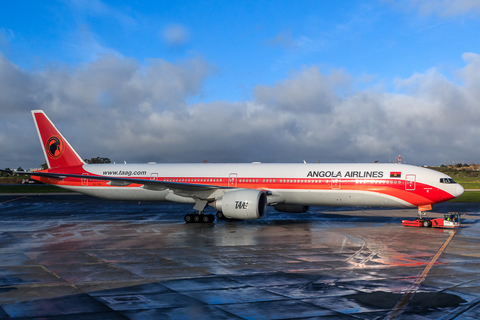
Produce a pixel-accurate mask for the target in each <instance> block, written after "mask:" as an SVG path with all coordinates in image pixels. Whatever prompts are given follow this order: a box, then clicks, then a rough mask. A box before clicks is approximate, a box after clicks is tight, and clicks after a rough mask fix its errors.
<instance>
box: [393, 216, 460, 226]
mask: <svg viewBox="0 0 480 320" xmlns="http://www.w3.org/2000/svg"><path fill="white" fill-rule="evenodd" d="M402 225H404V226H405V227H427V228H428V227H434V228H460V227H461V226H462V225H461V224H460V214H459V213H453V212H449V213H447V214H445V216H444V218H437V219H424V218H417V219H415V220H413V221H411V220H402Z"/></svg>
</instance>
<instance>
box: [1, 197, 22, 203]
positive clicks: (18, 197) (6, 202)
mask: <svg viewBox="0 0 480 320" xmlns="http://www.w3.org/2000/svg"><path fill="white" fill-rule="evenodd" d="M25 197H26V196H23V197H18V198H15V199H10V200H7V201H3V202H0V203H7V202H10V201H15V200H18V199H22V198H25Z"/></svg>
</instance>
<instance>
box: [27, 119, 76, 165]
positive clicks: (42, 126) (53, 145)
mask: <svg viewBox="0 0 480 320" xmlns="http://www.w3.org/2000/svg"><path fill="white" fill-rule="evenodd" d="M32 116H33V121H35V126H36V127H37V132H38V137H39V138H40V144H41V145H42V149H43V153H44V155H45V159H46V160H47V164H48V167H49V168H62V167H70V166H78V165H83V164H85V162H84V161H83V159H82V158H81V157H80V156H79V155H78V153H77V152H76V151H75V150H74V149H73V147H72V146H71V145H70V143H68V141H67V139H65V138H64V137H63V135H62V134H61V133H60V131H58V129H57V128H56V127H55V125H54V124H53V122H52V121H51V120H50V119H49V118H48V117H47V115H46V114H45V112H43V110H32Z"/></svg>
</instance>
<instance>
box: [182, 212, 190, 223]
mask: <svg viewBox="0 0 480 320" xmlns="http://www.w3.org/2000/svg"><path fill="white" fill-rule="evenodd" d="M183 219H184V220H185V222H186V223H190V222H192V215H191V214H186V215H185V217H183Z"/></svg>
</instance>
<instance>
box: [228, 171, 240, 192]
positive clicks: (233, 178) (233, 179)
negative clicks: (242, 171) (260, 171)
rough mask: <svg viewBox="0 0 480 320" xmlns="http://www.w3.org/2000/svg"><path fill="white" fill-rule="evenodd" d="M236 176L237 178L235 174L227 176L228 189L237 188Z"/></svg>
mask: <svg viewBox="0 0 480 320" xmlns="http://www.w3.org/2000/svg"><path fill="white" fill-rule="evenodd" d="M237 176H238V174H236V173H230V175H229V176H228V186H229V187H234V188H236V187H237Z"/></svg>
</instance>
